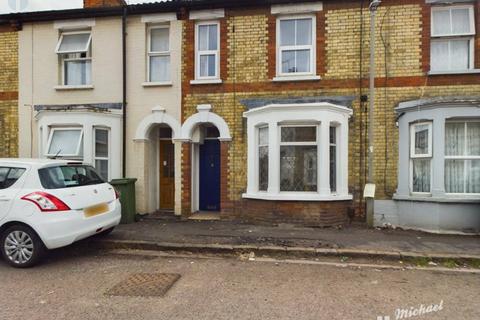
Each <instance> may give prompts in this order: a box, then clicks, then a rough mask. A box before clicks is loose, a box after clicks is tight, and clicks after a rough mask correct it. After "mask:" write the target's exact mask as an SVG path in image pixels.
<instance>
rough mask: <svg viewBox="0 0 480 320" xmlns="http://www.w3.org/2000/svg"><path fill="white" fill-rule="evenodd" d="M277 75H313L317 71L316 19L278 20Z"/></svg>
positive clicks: (308, 17)
mask: <svg viewBox="0 0 480 320" xmlns="http://www.w3.org/2000/svg"><path fill="white" fill-rule="evenodd" d="M277 66H278V70H277V73H278V75H279V76H286V75H287V76H288V75H313V74H314V73H315V72H316V71H315V18H314V17H313V16H303V17H282V18H278V19H277Z"/></svg>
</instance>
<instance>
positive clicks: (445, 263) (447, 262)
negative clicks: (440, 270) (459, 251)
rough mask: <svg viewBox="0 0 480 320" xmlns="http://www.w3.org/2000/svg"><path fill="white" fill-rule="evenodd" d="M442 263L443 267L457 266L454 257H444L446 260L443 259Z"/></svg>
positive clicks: (451, 267)
mask: <svg viewBox="0 0 480 320" xmlns="http://www.w3.org/2000/svg"><path fill="white" fill-rule="evenodd" d="M442 265H443V266H444V267H445V268H450V269H453V268H458V266H459V264H458V263H457V261H455V260H454V259H446V260H443V261H442Z"/></svg>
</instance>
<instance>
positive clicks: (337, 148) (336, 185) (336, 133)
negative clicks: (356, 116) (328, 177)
mask: <svg viewBox="0 0 480 320" xmlns="http://www.w3.org/2000/svg"><path fill="white" fill-rule="evenodd" d="M330 128H334V130H335V142H333V143H332V142H331V141H330V137H328V138H329V139H328V142H329V144H328V152H329V159H330V160H331V156H332V154H331V153H330V147H335V190H332V185H331V184H330V192H331V193H332V194H337V189H338V171H339V170H340V168H339V163H340V153H339V152H338V151H339V141H338V135H339V131H340V130H339V125H338V124H336V123H330ZM329 134H330V130H329ZM328 166H329V168H330V163H329V164H328ZM330 173H331V172H330Z"/></svg>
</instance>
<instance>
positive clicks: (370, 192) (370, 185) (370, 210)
mask: <svg viewBox="0 0 480 320" xmlns="http://www.w3.org/2000/svg"><path fill="white" fill-rule="evenodd" d="M380 3H381V1H380V0H372V2H370V6H369V9H370V87H369V97H368V101H369V108H368V181H367V184H366V185H365V190H364V193H363V195H364V198H366V199H367V224H368V225H369V226H370V227H373V214H374V207H373V206H374V199H375V183H374V181H373V128H374V107H375V15H376V13H377V8H378V6H379V5H380Z"/></svg>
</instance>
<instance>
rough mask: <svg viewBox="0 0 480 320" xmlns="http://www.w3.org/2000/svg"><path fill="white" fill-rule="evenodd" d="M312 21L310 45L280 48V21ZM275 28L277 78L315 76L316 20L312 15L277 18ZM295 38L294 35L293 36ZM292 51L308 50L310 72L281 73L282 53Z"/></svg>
mask: <svg viewBox="0 0 480 320" xmlns="http://www.w3.org/2000/svg"><path fill="white" fill-rule="evenodd" d="M298 19H312V43H311V44H310V45H301V46H296V45H293V46H281V28H280V24H281V21H285V20H298ZM276 23H277V26H276V29H277V30H276V33H277V34H276V60H277V76H278V77H282V78H283V77H298V76H315V75H316V74H317V70H316V66H317V52H316V51H317V49H316V48H317V33H316V30H317V19H316V16H315V15H314V14H302V15H288V16H279V17H277V22H276ZM295 36H296V35H295ZM292 50H310V72H287V73H283V72H282V52H283V51H292Z"/></svg>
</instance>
